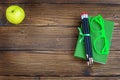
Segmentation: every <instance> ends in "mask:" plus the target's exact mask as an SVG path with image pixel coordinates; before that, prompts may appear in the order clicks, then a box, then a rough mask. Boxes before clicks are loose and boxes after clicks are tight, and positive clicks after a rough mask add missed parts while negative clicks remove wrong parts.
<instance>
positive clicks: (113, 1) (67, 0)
mask: <svg viewBox="0 0 120 80" xmlns="http://www.w3.org/2000/svg"><path fill="white" fill-rule="evenodd" d="M0 3H24V4H33V3H34V4H39V3H98V4H100V3H102V4H120V1H119V0H104V1H103V0H99V1H98V0H29V1H28V0H2V1H1V2H0Z"/></svg>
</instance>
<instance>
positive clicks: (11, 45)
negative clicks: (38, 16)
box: [0, 26, 120, 50]
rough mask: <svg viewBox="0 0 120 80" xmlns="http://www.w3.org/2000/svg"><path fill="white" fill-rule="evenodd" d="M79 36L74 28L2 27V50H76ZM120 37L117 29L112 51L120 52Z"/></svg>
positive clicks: (119, 30)
mask: <svg viewBox="0 0 120 80" xmlns="http://www.w3.org/2000/svg"><path fill="white" fill-rule="evenodd" d="M77 36H78V31H77V28H73V27H30V26H29V27H0V50H74V49H75V46H76V41H77ZM119 37H120V28H119V27H115V29H114V32H113V40H112V46H111V50H120V42H119V41H120V38H119ZM53 43H54V44H53Z"/></svg>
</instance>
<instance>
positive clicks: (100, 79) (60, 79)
mask: <svg viewBox="0 0 120 80" xmlns="http://www.w3.org/2000/svg"><path fill="white" fill-rule="evenodd" d="M88 79H89V80H120V77H41V78H40V80H88Z"/></svg>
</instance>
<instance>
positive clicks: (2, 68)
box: [0, 0, 120, 80]
mask: <svg viewBox="0 0 120 80" xmlns="http://www.w3.org/2000/svg"><path fill="white" fill-rule="evenodd" d="M12 4H17V5H20V6H21V7H23V8H24V9H25V12H26V18H25V20H24V21H23V22H22V23H21V24H19V25H12V24H10V23H9V22H7V20H6V18H5V10H6V8H7V7H8V6H10V5H12ZM83 11H88V12H89V14H90V15H91V16H95V15H97V14H102V15H103V17H104V18H105V19H108V20H113V21H114V22H115V27H114V32H113V38H112V45H111V50H110V55H109V58H108V62H107V64H106V65H101V64H97V63H95V64H94V66H92V67H91V68H88V67H87V65H86V62H85V61H83V60H81V59H76V58H74V57H73V54H74V50H75V46H76V41H77V36H78V31H77V26H79V23H80V13H81V12H83ZM0 19H1V22H2V23H1V25H2V26H1V27H0V80H120V62H119V61H120V0H99V1H98V0H91V1H90V0H1V1H0Z"/></svg>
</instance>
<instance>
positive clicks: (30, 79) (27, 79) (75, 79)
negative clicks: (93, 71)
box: [0, 76, 120, 80]
mask: <svg viewBox="0 0 120 80" xmlns="http://www.w3.org/2000/svg"><path fill="white" fill-rule="evenodd" d="M0 79H1V80H88V79H89V80H96V79H97V80H120V77H38V78H34V77H21V76H0Z"/></svg>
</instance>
